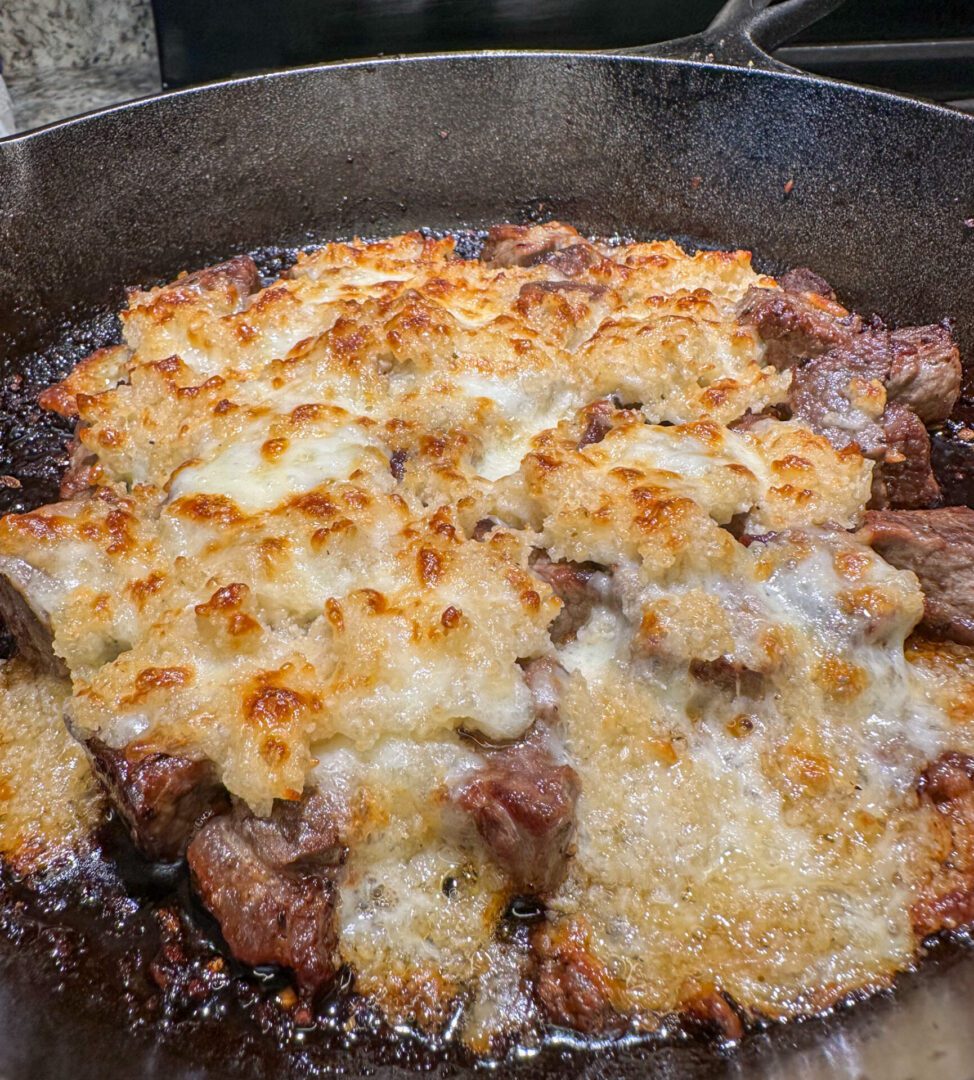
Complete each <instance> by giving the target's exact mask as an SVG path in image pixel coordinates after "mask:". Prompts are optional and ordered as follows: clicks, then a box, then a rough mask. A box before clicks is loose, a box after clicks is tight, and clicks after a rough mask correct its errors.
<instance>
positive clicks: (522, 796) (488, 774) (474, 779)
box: [453, 672, 579, 896]
mask: <svg viewBox="0 0 974 1080" xmlns="http://www.w3.org/2000/svg"><path fill="white" fill-rule="evenodd" d="M544 674H545V678H546V679H547V677H548V675H549V674H550V672H545V673H544ZM539 680H540V672H539V673H537V674H536V676H535V682H536V685H535V687H534V689H535V693H536V694H537V693H539V690H538V681H539ZM545 693H547V690H546V691H545ZM543 700H544V698H542V701H543ZM551 708H552V707H551V706H550V705H542V709H544V710H545V711H547V713H548V714H549V715H550V712H551ZM578 794H579V782H578V776H577V774H576V773H575V770H574V769H572V768H571V766H569V765H559V764H558V762H557V761H556V760H555V758H554V756H553V754H552V750H551V746H550V733H549V732H548V730H547V726H546V725H545V724H544V722H543V721H541V720H539V721H538V722H537V723H535V725H534V727H533V728H532V729H531V732H530V734H529V735H528V737H527V738H526V739H524V740H522V741H521V742H516V743H513V744H511V745H510V746H504V747H499V748H496V749H489V750H486V751H485V753H484V764H483V766H482V767H481V768H480V769H478V770H477V771H476V772H475V773H474V774H473V775H472V776H470V777H469V778H467V779H466V780H464V781H463V782H462V783H461V784H460V785H459V786H458V787H457V788H456V790H455V791H454V792H453V802H454V804H455V805H456V806H458V807H459V808H460V809H461V810H463V811H464V812H466V813H467V814H469V815H470V817H471V818H472V819H473V821H474V824H475V825H476V827H477V832H478V833H479V834H480V837H481V839H482V840H483V842H484V844H485V845H486V847H487V849H488V851H489V852H490V854H491V856H492V857H493V858H494V859H495V861H496V862H497V863H498V864H499V865H500V866H501V867H502V868H503V869H504V870H505V871H506V872H507V873H508V874H509V875H510V878H511V882H512V884H513V885H514V888H515V889H516V890H517V891H518V892H520V893H525V894H529V895H533V896H540V895H545V894H548V893H550V892H552V890H554V889H555V888H556V887H557V886H558V885H559V884H560V882H561V881H562V879H563V878H564V876H565V870H566V865H567V861H568V856H569V847H570V845H571V842H572V838H573V836H574V834H575V803H576V801H577V799H578Z"/></svg>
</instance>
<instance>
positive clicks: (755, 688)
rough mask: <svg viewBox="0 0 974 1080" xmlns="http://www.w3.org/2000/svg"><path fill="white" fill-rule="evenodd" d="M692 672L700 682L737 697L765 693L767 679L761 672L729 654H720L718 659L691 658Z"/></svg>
mask: <svg viewBox="0 0 974 1080" xmlns="http://www.w3.org/2000/svg"><path fill="white" fill-rule="evenodd" d="M690 674H691V675H692V676H693V677H694V678H695V679H696V680H697V681H698V682H702V683H707V684H709V685H710V686H714V687H716V688H717V689H718V690H722V691H723V692H724V693H726V694H731V695H733V696H735V697H759V696H760V695H761V694H762V693H764V688H765V680H764V676H763V675H762V674H761V672H760V671H754V670H753V669H752V668H749V667H746V666H745V665H744V664H742V663H741V662H740V661H739V660H732V659H731V658H730V657H727V656H718V657H717V659H716V660H691V661H690Z"/></svg>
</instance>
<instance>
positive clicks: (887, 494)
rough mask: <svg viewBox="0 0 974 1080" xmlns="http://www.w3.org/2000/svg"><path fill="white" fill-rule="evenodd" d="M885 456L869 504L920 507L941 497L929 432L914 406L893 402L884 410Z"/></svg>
mask: <svg viewBox="0 0 974 1080" xmlns="http://www.w3.org/2000/svg"><path fill="white" fill-rule="evenodd" d="M882 426H883V441H884V443H885V450H884V451H883V457H882V459H881V460H880V461H878V462H877V463H876V467H875V469H874V471H873V492H872V498H871V500H870V503H869V505H870V506H871V507H873V508H874V509H877V510H883V509H886V508H890V509H892V510H920V509H925V508H927V507H931V506H936V504H937V503H938V502H939V501H940V485H939V484H938V483H937V478H936V477H935V476H934V473H933V465H932V463H931V460H930V436H929V434H928V433H927V429H926V428H925V427H924V426H923V423H922V421H921V420H920V418H919V417H918V416H917V414H916V413H915V412H913V410H912V409H908V408H907V407H906V406H905V405H900V404H898V403H894V404H892V405H888V406H887V408H886V412H884V413H883V418H882Z"/></svg>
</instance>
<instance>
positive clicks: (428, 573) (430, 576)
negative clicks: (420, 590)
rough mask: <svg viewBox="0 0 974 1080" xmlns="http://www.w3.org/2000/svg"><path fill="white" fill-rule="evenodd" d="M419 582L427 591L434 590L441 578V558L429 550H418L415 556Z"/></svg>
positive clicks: (435, 552)
mask: <svg viewBox="0 0 974 1080" xmlns="http://www.w3.org/2000/svg"><path fill="white" fill-rule="evenodd" d="M416 569H417V573H418V575H419V580H420V581H421V582H422V583H423V584H424V585H425V586H426V588H427V589H432V588H435V587H436V586H437V585H438V584H439V582H440V579H441V578H442V576H443V556H442V555H441V554H440V553H439V552H437V551H433V550H432V549H430V548H420V550H419V554H418V555H417V556H416Z"/></svg>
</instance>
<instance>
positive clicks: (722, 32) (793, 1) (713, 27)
mask: <svg viewBox="0 0 974 1080" xmlns="http://www.w3.org/2000/svg"><path fill="white" fill-rule="evenodd" d="M844 2H845V0H779V2H778V3H773V0H727V3H726V4H724V6H723V7H722V8H721V9H720V11H719V12H717V15H716V16H715V18H714V20H713V22H712V23H711V24H710V26H708V27H707V29H706V30H704V31H703V33H701V34H693V35H692V36H691V37H684V38H677V39H676V40H675V41H662V42H659V43H658V44H656V45H641V46H637V47H635V48H632V49H620V50H618V51H619V52H620V53H624V54H626V55H634V56H660V57H665V58H668V59H673V60H696V61H703V62H706V63H710V64H727V65H729V66H731V67H750V68H760V69H761V70H763V71H789V72H793V71H795V68H793V67H790V66H789V65H788V64H783V63H781V61H780V60H776V59H775V58H774V57H773V56H771V55H770V53H771V50H772V49H776V48H777V47H778V46H779V45H781V44H783V43H784V42H786V41H788V40H789V39H790V38H792V37H794V36H795V34H798V33H800V32H801V31H802V30H804V29H805V28H806V27H807V26H811V25H812V24H813V23H816V22H818V20H819V19H822V18H824V17H825V16H826V15H828V14H829V12H831V11H834V10H835V9H836V8H837V7H839V6H840V5H841V4H843V3H844Z"/></svg>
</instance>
